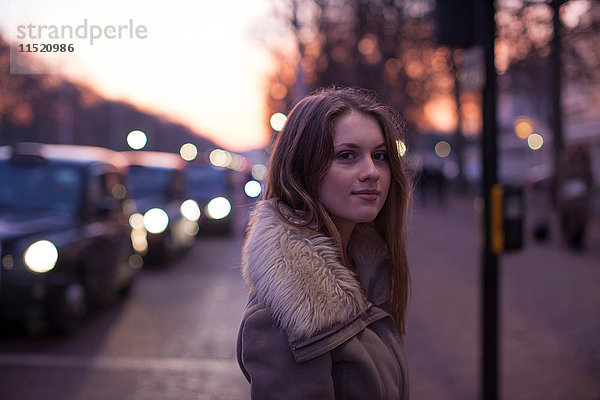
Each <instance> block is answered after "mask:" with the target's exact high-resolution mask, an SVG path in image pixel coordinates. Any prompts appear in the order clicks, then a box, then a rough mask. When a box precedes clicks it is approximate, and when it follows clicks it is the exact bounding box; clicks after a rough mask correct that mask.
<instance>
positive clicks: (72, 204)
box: [0, 161, 82, 211]
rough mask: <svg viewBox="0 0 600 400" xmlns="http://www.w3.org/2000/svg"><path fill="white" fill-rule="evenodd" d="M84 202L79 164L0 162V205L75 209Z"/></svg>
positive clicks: (58, 209)
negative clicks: (77, 165) (76, 165)
mask: <svg viewBox="0 0 600 400" xmlns="http://www.w3.org/2000/svg"><path fill="white" fill-rule="evenodd" d="M81 201H82V181H81V175H80V172H79V170H78V169H77V167H75V166H68V165H53V164H49V163H42V164H25V163H23V164H21V163H11V162H8V161H5V162H0V207H1V208H11V209H23V210H34V209H35V210H53V211H75V210H77V209H79V207H80V205H81Z"/></svg>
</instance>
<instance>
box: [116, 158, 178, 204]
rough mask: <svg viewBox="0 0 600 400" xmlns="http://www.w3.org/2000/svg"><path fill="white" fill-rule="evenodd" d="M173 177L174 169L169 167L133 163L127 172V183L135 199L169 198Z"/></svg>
mask: <svg viewBox="0 0 600 400" xmlns="http://www.w3.org/2000/svg"><path fill="white" fill-rule="evenodd" d="M171 177H172V171H171V170H170V169H168V168H160V167H145V166H139V165H132V166H131V168H130V169H129V173H128V174H127V185H128V188H129V192H130V194H131V197H132V198H134V199H142V198H147V197H155V198H160V199H167V198H168V197H169V187H170V181H171Z"/></svg>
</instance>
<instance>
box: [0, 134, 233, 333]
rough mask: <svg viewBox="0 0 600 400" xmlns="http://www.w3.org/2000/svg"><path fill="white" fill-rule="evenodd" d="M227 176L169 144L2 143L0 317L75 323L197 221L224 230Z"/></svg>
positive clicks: (161, 257)
mask: <svg viewBox="0 0 600 400" xmlns="http://www.w3.org/2000/svg"><path fill="white" fill-rule="evenodd" d="M187 182H189V183H190V184H189V185H188V184H187ZM228 182H229V181H228V180H227V174H226V172H223V171H218V170H216V169H214V168H211V169H208V170H207V169H206V168H202V167H190V166H186V165H185V162H184V161H183V160H182V159H181V157H179V156H178V155H176V154H172V153H162V152H150V151H135V152H117V151H113V150H109V149H106V148H99V147H90V146H79V145H53V144H37V143H19V144H15V145H12V146H0V262H1V265H0V325H1V324H4V323H13V322H16V323H19V324H23V325H24V326H25V327H26V329H27V330H28V331H29V332H30V333H38V332H46V331H48V330H52V331H58V332H70V331H72V330H73V329H74V328H76V327H77V326H78V324H79V323H80V322H81V321H82V319H83V318H84V316H85V315H86V314H87V313H88V310H90V309H92V308H93V307H94V306H96V305H100V304H103V303H105V302H107V301H111V300H113V299H115V298H118V297H119V296H123V295H126V294H127V293H128V292H129V290H130V288H131V287H132V285H133V283H134V281H135V278H136V275H137V274H138V273H139V272H140V270H141V269H142V266H146V265H151V264H157V265H165V263H166V262H167V261H169V260H171V259H173V257H175V256H177V255H179V254H181V253H182V252H183V251H185V250H186V249H189V248H190V247H191V246H192V245H193V243H194V240H195V237H196V235H197V234H198V232H199V230H200V228H204V227H205V226H206V227H208V226H210V224H211V223H213V222H214V223H215V224H216V226H219V227H220V229H222V230H223V231H224V232H227V231H228V230H229V229H230V221H229V220H228V217H229V215H230V211H231V203H230V200H229V196H230V191H231V187H230V184H229V183H228ZM201 188H203V189H201Z"/></svg>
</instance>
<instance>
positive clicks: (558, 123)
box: [550, 0, 564, 171]
mask: <svg viewBox="0 0 600 400" xmlns="http://www.w3.org/2000/svg"><path fill="white" fill-rule="evenodd" d="M563 3H564V0H552V10H553V11H554V15H553V17H552V27H553V29H554V36H553V37H552V52H551V53H550V69H551V82H550V85H551V90H552V118H551V124H552V131H553V137H552V139H553V140H552V141H553V147H554V154H553V155H554V171H557V170H558V169H559V167H560V158H561V154H562V150H563V147H564V139H563V123H562V107H561V99H562V93H561V89H562V85H561V83H562V82H561V54H560V52H561V39H560V34H561V27H562V24H561V21H560V6H561V4H563Z"/></svg>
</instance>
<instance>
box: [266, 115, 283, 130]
mask: <svg viewBox="0 0 600 400" xmlns="http://www.w3.org/2000/svg"><path fill="white" fill-rule="evenodd" d="M285 121H287V117H286V116H285V114H282V113H280V112H278V113H275V114H273V115H271V120H270V121H269V122H270V123H271V128H273V130H275V131H277V132H280V131H281V130H282V129H283V126H284V125H285Z"/></svg>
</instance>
